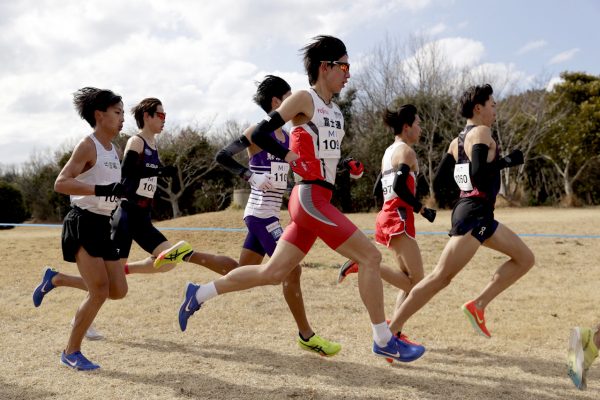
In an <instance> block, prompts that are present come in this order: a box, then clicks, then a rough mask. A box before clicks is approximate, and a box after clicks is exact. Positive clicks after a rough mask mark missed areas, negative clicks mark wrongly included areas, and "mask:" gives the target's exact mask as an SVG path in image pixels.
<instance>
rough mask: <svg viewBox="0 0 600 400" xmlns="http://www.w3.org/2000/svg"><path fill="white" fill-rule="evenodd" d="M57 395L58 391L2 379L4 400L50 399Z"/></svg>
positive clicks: (0, 390)
mask: <svg viewBox="0 0 600 400" xmlns="http://www.w3.org/2000/svg"><path fill="white" fill-rule="evenodd" d="M54 396H56V393H53V392H49V391H47V390H43V389H41V388H39V387H35V388H33V387H27V386H24V385H17V384H14V383H7V382H3V381H2V379H0V399H2V400H23V399H27V400H37V399H48V398H51V397H54Z"/></svg>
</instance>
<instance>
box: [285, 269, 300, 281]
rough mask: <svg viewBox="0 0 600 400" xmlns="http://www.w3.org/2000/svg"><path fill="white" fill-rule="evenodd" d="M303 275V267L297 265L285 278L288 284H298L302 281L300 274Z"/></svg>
mask: <svg viewBox="0 0 600 400" xmlns="http://www.w3.org/2000/svg"><path fill="white" fill-rule="evenodd" d="M301 275H302V268H301V267H300V266H299V265H297V266H296V268H294V269H293V270H292V271H291V272H290V273H289V274H288V275H287V276H286V278H285V282H284V283H287V284H298V283H300V276H301Z"/></svg>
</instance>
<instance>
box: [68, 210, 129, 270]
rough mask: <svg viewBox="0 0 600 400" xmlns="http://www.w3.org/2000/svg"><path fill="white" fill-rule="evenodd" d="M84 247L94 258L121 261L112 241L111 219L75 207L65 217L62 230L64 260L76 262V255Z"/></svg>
mask: <svg viewBox="0 0 600 400" xmlns="http://www.w3.org/2000/svg"><path fill="white" fill-rule="evenodd" d="M80 247H83V248H84V249H85V251H87V253H88V254H89V255H90V256H92V257H99V258H103V259H104V260H109V261H115V260H118V259H119V254H118V252H117V249H116V247H115V246H114V245H113V243H112V241H111V240H110V217H109V216H107V215H100V214H96V213H93V212H91V211H86V210H82V209H81V208H79V207H74V208H72V209H71V211H69V213H68V214H67V215H66V216H65V219H64V221H63V229H62V251H63V259H64V260H65V261H68V262H76V261H75V255H76V254H77V252H78V251H79V248H80Z"/></svg>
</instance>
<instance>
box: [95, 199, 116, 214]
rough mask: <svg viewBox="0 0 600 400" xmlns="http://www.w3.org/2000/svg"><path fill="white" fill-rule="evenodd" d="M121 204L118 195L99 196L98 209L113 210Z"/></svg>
mask: <svg viewBox="0 0 600 400" xmlns="http://www.w3.org/2000/svg"><path fill="white" fill-rule="evenodd" d="M118 205H119V198H118V197H116V196H98V209H99V210H106V211H112V210H114V209H115V208H117V206H118Z"/></svg>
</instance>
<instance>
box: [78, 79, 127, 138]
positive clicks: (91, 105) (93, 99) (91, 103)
mask: <svg viewBox="0 0 600 400" xmlns="http://www.w3.org/2000/svg"><path fill="white" fill-rule="evenodd" d="M121 101H122V98H121V96H119V95H118V94H115V93H114V92H112V91H111V90H108V89H98V88H95V87H89V86H88V87H84V88H81V89H79V90H78V91H76V92H75V93H73V105H74V106H75V109H76V110H77V113H78V114H79V116H80V117H81V118H82V119H85V120H86V121H87V123H88V124H90V126H91V127H92V128H94V127H96V117H95V116H94V111H96V110H98V111H106V110H107V109H108V107H110V106H114V105H115V104H118V103H120V102H121Z"/></svg>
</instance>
